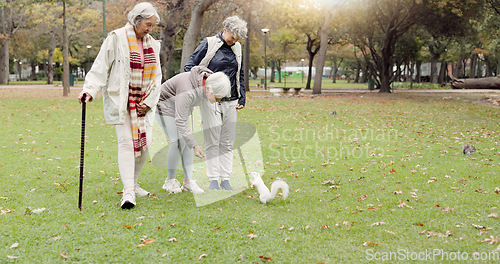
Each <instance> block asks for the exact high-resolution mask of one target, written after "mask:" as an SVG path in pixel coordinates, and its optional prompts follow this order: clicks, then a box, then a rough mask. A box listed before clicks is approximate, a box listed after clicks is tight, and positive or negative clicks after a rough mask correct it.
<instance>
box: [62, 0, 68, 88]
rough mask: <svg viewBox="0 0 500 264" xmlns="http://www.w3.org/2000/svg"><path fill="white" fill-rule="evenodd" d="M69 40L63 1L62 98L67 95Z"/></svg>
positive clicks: (64, 2)
mask: <svg viewBox="0 0 500 264" xmlns="http://www.w3.org/2000/svg"><path fill="white" fill-rule="evenodd" d="M69 74H70V70H69V40H68V28H67V26H66V1H64V0H63V96H68V95H69V92H70V90H69V85H70V83H69Z"/></svg>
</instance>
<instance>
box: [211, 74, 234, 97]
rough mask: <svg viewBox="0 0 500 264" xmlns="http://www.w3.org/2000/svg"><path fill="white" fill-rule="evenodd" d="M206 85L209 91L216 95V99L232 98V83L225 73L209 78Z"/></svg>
mask: <svg viewBox="0 0 500 264" xmlns="http://www.w3.org/2000/svg"><path fill="white" fill-rule="evenodd" d="M205 85H206V86H207V88H208V91H209V92H211V93H213V94H214V96H215V98H224V97H229V96H231V82H230V81H229V77H227V75H226V74H225V73H223V72H216V73H213V74H211V75H210V76H208V78H207V81H206V83H205Z"/></svg>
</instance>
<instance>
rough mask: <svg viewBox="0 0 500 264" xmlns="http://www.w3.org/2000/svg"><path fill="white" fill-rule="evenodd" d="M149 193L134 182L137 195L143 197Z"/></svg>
mask: <svg viewBox="0 0 500 264" xmlns="http://www.w3.org/2000/svg"><path fill="white" fill-rule="evenodd" d="M150 194H151V193H150V192H148V191H146V190H144V189H142V188H141V186H139V184H136V185H135V195H137V196H139V197H143V196H146V195H150Z"/></svg>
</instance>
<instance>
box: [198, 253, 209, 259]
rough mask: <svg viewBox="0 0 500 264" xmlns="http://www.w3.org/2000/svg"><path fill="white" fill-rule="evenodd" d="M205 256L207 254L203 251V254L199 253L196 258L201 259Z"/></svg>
mask: <svg viewBox="0 0 500 264" xmlns="http://www.w3.org/2000/svg"><path fill="white" fill-rule="evenodd" d="M206 256H208V255H207V254H205V253H203V254H201V255H200V256H199V257H198V260H200V259H202V258H204V257H206Z"/></svg>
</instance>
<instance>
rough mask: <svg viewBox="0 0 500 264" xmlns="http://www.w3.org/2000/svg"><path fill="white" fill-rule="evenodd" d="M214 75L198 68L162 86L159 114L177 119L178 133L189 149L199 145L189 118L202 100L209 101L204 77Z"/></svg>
mask: <svg viewBox="0 0 500 264" xmlns="http://www.w3.org/2000/svg"><path fill="white" fill-rule="evenodd" d="M212 73H213V72H212V71H211V70H209V69H208V68H206V67H203V66H196V67H193V68H192V69H191V71H190V72H183V73H180V74H178V75H176V76H174V77H172V78H170V79H168V80H167V81H166V82H164V83H163V84H162V85H161V92H160V100H159V101H158V114H160V115H167V116H172V117H174V118H175V124H176V125H177V131H178V133H179V135H180V136H182V138H183V139H184V141H186V145H187V146H188V147H189V148H194V147H195V146H196V145H197V143H196V139H195V137H194V135H193V133H192V131H191V129H190V128H189V122H188V118H189V116H190V115H191V114H192V113H193V108H194V107H195V106H197V105H200V103H201V100H207V99H206V97H205V95H204V94H203V77H204V76H206V77H208V76H210V75H211V74H212Z"/></svg>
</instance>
